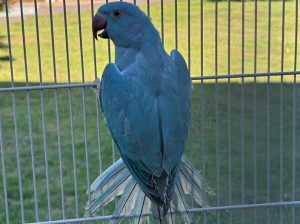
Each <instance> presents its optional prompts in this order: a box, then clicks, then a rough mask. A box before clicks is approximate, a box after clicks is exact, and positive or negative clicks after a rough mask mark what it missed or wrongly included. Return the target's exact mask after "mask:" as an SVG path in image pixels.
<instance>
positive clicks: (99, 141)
mask: <svg viewBox="0 0 300 224" xmlns="http://www.w3.org/2000/svg"><path fill="white" fill-rule="evenodd" d="M134 1H135V2H136V0H134ZM91 15H92V20H93V16H94V0H91ZM91 37H92V41H93V57H94V72H95V79H97V60H96V59H97V55H96V46H95V39H94V37H93V35H91ZM95 102H96V120H97V141H98V155H99V172H100V173H102V149H101V136H100V121H99V102H98V99H97V98H96V100H95Z"/></svg>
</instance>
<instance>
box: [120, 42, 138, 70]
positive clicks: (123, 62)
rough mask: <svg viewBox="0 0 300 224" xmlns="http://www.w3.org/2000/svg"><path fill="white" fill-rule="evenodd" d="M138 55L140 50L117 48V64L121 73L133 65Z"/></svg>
mask: <svg viewBox="0 0 300 224" xmlns="http://www.w3.org/2000/svg"><path fill="white" fill-rule="evenodd" d="M137 54H138V49H135V48H123V47H117V46H116V48H115V55H116V59H115V63H116V64H117V66H118V68H119V69H120V71H123V70H124V69H125V68H126V67H128V66H129V65H130V64H132V63H133V62H134V61H135V58H136V56H137Z"/></svg>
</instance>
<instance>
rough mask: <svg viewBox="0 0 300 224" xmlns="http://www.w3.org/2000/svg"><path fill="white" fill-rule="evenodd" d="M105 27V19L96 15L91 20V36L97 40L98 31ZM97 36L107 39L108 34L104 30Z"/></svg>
mask: <svg viewBox="0 0 300 224" xmlns="http://www.w3.org/2000/svg"><path fill="white" fill-rule="evenodd" d="M106 26H107V22H106V21H105V19H104V18H103V17H102V16H101V15H100V14H98V13H96V15H95V16H94V18H93V35H94V38H95V39H96V40H98V37H97V33H98V31H100V30H103V29H105V28H106ZM99 36H100V37H102V38H108V34H107V32H106V30H104V32H102V33H101V34H99Z"/></svg>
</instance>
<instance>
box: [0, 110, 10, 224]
mask: <svg viewBox="0 0 300 224" xmlns="http://www.w3.org/2000/svg"><path fill="white" fill-rule="evenodd" d="M0 157H1V166H2V178H3V193H4V204H5V217H6V224H9V209H8V200H7V185H6V168H5V157H4V150H3V138H2V116H1V113H0Z"/></svg>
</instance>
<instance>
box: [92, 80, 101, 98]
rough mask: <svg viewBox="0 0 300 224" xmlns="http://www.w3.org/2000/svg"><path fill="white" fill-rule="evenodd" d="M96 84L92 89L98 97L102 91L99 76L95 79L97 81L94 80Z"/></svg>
mask: <svg viewBox="0 0 300 224" xmlns="http://www.w3.org/2000/svg"><path fill="white" fill-rule="evenodd" d="M93 83H94V84H95V85H93V86H92V90H93V92H94V93H95V94H96V96H97V98H98V97H99V93H100V83H101V81H100V79H99V78H97V79H95V81H94V82H93Z"/></svg>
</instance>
